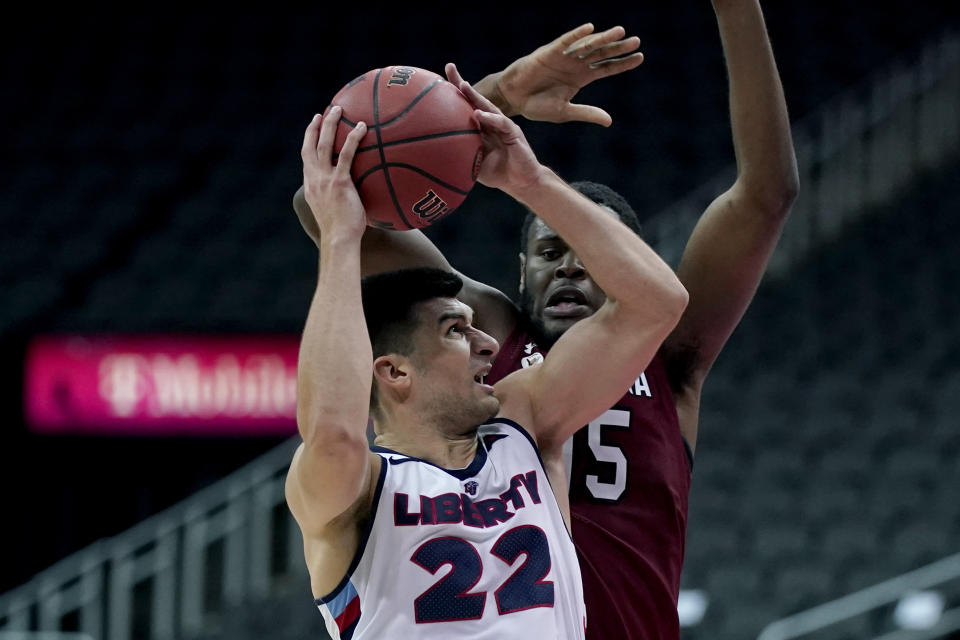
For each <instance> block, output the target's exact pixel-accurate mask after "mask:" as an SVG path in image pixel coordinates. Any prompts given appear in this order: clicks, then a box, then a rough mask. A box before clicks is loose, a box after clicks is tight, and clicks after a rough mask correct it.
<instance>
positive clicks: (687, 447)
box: [680, 436, 693, 473]
mask: <svg viewBox="0 0 960 640" xmlns="http://www.w3.org/2000/svg"><path fill="white" fill-rule="evenodd" d="M680 439H681V440H683V450H684V451H686V452H687V462H689V463H690V473H693V447H691V446H690V443H689V442H687V439H686V438H684V437H683V436H680Z"/></svg>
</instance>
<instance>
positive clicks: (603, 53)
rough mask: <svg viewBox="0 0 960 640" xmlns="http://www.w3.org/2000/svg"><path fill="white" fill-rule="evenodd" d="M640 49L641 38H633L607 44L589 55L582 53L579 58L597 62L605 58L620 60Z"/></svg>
mask: <svg viewBox="0 0 960 640" xmlns="http://www.w3.org/2000/svg"><path fill="white" fill-rule="evenodd" d="M639 48H640V38H638V37H636V36H633V37H631V38H627V39H625V40H618V41H616V42H611V43H609V44H605V45H603V46H602V47H597V48H596V49H594V50H592V51H590V52H589V53H582V54H580V55H578V56H577V57H578V58H580V59H581V60H586V61H589V62H596V61H597V60H602V59H605V58H619V57H620V56H623V55H626V54H628V53H631V52H633V51H636V50H637V49H639Z"/></svg>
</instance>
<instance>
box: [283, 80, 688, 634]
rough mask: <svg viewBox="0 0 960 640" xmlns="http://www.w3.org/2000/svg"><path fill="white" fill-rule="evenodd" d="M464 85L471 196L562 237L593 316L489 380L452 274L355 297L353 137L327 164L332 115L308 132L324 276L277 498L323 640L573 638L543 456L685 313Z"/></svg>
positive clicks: (616, 232)
mask: <svg viewBox="0 0 960 640" xmlns="http://www.w3.org/2000/svg"><path fill="white" fill-rule="evenodd" d="M461 89H462V90H463V91H464V93H465V94H466V95H467V96H468V97H469V98H470V99H471V101H472V102H473V103H474V105H475V106H477V107H478V110H477V118H478V121H479V124H480V127H481V130H482V132H483V139H484V147H485V153H486V156H485V158H484V161H483V164H482V166H481V168H480V177H479V179H480V181H481V182H482V183H483V184H485V185H487V186H490V187H494V188H499V189H502V190H503V191H504V192H506V193H507V194H508V195H510V196H512V197H514V198H515V199H517V200H518V201H520V202H522V203H523V204H525V205H526V206H528V207H529V208H531V209H532V210H533V211H535V212H536V213H537V214H538V215H540V216H541V217H542V218H543V219H544V220H545V221H546V222H547V223H548V224H549V225H550V226H551V227H552V228H554V229H556V230H557V231H558V232H559V233H561V234H563V236H564V237H565V238H571V245H572V246H573V247H574V249H575V250H576V251H577V253H578V255H580V257H581V259H582V261H583V263H584V265H585V266H587V267H588V268H589V269H590V272H591V274H592V275H593V278H594V279H595V280H596V282H597V284H598V285H600V286H602V287H603V289H604V291H606V292H607V301H606V302H605V303H604V305H603V307H602V308H601V309H600V310H599V311H597V312H596V313H595V314H594V315H592V316H591V317H589V318H587V319H585V320H583V321H581V322H579V323H577V325H576V326H575V327H574V328H572V329H570V330H569V331H567V332H566V333H565V334H564V335H563V337H562V338H560V339H559V340H558V341H557V343H556V345H555V346H554V347H553V348H552V349H551V350H550V353H549V355H548V356H547V357H546V359H545V360H544V361H543V362H542V363H541V364H539V365H538V366H535V367H530V368H527V369H523V370H521V371H517V372H515V373H513V374H512V375H509V376H507V377H506V378H504V379H503V380H501V381H500V382H499V383H497V385H496V386H495V387H491V386H489V385H486V384H484V375H485V374H486V373H487V372H488V371H489V370H490V368H491V365H492V362H493V359H494V356H496V354H497V350H498V348H499V347H498V345H497V343H496V341H495V340H494V339H493V338H491V337H490V336H488V335H487V334H485V333H483V332H481V331H479V330H478V329H476V328H475V327H474V326H473V310H472V309H471V308H470V307H468V306H467V305H465V304H463V303H462V302H460V301H459V300H457V299H456V295H457V293H458V291H459V289H460V286H461V284H462V283H461V281H460V279H459V277H457V276H456V275H453V274H450V273H447V272H444V271H441V270H434V269H424V270H412V271H406V272H393V273H387V274H381V275H379V276H375V277H373V278H371V279H367V280H365V281H364V283H363V285H362V287H361V277H360V241H361V237H362V235H363V232H364V228H365V215H364V211H363V206H362V204H361V203H360V199H359V196H358V194H357V191H356V189H355V187H354V186H353V183H352V181H351V179H350V165H351V163H352V161H353V156H354V153H355V151H356V148H357V145H358V143H359V140H360V139H361V137H362V136H363V134H364V132H365V127H364V126H362V125H358V126H357V128H356V129H355V130H354V131H353V132H352V133H351V134H350V135H349V136H348V138H347V141H346V143H345V145H344V147H343V149H342V151H341V153H340V155H339V159H338V160H337V162H336V164H333V163H332V161H331V155H332V147H333V141H334V134H335V131H336V127H337V121H338V120H339V118H340V115H341V114H340V110H339V108H334V109H333V110H331V112H330V114H329V115H328V116H327V117H326V118H321V117H320V116H316V117H315V118H314V120H313V121H312V122H311V124H310V125H309V127H308V128H307V130H306V133H305V136H304V144H303V149H302V157H303V163H304V171H303V172H304V189H305V195H306V200H307V202H308V203H309V205H310V208H311V209H312V211H314V212H315V214H314V215H315V217H316V221H317V223H318V225H319V228H320V231H321V238H322V240H321V244H320V248H321V251H320V275H319V281H318V284H317V289H316V292H315V295H314V298H313V302H312V304H311V307H310V312H309V315H308V317H307V322H306V327H305V329H304V333H303V337H302V343H301V347H300V359H299V375H298V405H297V423H298V426H299V429H300V433H301V436H302V437H303V444H302V445H301V446H300V447H299V448H298V449H297V452H296V453H295V454H294V458H293V461H292V463H291V465H290V471H289V474H288V476H287V483H286V495H287V502H288V504H289V506H290V509H291V511H292V512H293V514H294V516H295V518H296V520H297V522H298V524H299V525H300V528H301V530H302V532H303V538H304V553H305V557H306V562H307V566H308V569H309V572H310V578H311V585H312V589H313V593H314V596H315V597H316V599H317V604H318V606H319V607H320V610H321V612H322V614H323V616H324V618H325V620H326V624H327V629H328V630H329V632H330V633H331V635H332V636H333V637H334V638H343V639H347V638H376V639H378V640H380V639H389V638H396V639H404V640H405V639H407V638H438V639H439V638H443V639H444V640H446V639H449V638H458V639H466V638H471V639H480V638H491V639H492V638H520V637H523V638H538V639H539V638H583V634H584V627H585V625H586V624H587V621H586V620H585V610H584V606H583V593H582V587H581V581H580V572H579V567H578V566H577V559H576V554H575V551H574V548H573V544H572V542H571V539H570V537H569V533H568V529H567V525H566V524H565V522H564V518H563V516H562V505H561V504H560V503H558V499H559V500H560V501H562V502H564V503H565V501H566V499H565V497H564V496H565V493H566V492H565V490H564V491H560V492H559V495H557V494H554V492H553V489H552V488H551V485H550V482H549V481H548V478H547V470H545V469H544V467H543V464H542V462H541V460H540V458H539V453H538V451H539V448H542V447H550V446H555V443H558V442H563V441H565V440H566V439H567V438H569V437H570V436H571V435H572V433H573V432H574V431H575V430H577V429H578V428H580V427H581V426H582V425H583V424H584V423H586V422H588V421H589V420H591V419H593V418H594V417H596V416H597V415H599V414H600V413H601V412H602V411H603V410H604V409H606V408H608V407H609V406H610V404H611V403H613V402H614V401H615V400H616V399H617V398H616V397H615V396H618V395H619V394H621V393H622V390H623V389H624V388H626V387H627V386H629V385H630V383H631V382H632V381H633V379H634V378H635V377H636V372H637V371H639V370H642V369H643V368H644V367H645V366H646V364H647V363H648V361H649V360H650V359H651V357H652V356H653V355H654V353H655V352H656V350H657V348H658V347H659V345H660V343H661V342H662V340H663V339H664V337H665V336H666V335H667V334H668V333H669V332H670V330H671V329H672V328H673V326H674V325H675V323H676V322H677V320H678V318H679V317H680V315H681V313H682V312H683V309H684V307H685V306H686V301H687V294H686V291H685V290H684V288H683V287H682V285H680V283H679V281H678V280H677V278H676V277H675V276H674V274H673V272H672V271H671V269H670V268H669V267H668V266H667V265H666V264H664V263H663V262H662V261H661V260H660V258H658V257H657V255H656V254H655V253H654V252H653V251H652V250H651V249H650V248H649V247H648V246H647V245H646V244H645V243H644V242H643V241H642V240H641V239H640V238H639V237H637V236H636V235H635V234H633V233H630V232H629V231H628V230H627V229H626V227H625V226H624V225H623V224H622V223H621V222H620V221H619V220H618V219H617V217H616V216H613V215H611V214H610V213H608V212H607V211H605V210H603V209H601V208H600V207H599V206H598V205H596V204H594V203H593V202H591V201H590V200H588V199H587V198H585V197H583V196H581V195H580V194H579V193H577V192H576V191H574V190H573V189H571V188H570V187H569V186H568V185H566V184H565V183H564V182H563V181H562V180H561V179H560V178H558V177H557V176H556V175H555V174H554V173H553V172H551V171H550V170H549V169H547V168H546V167H544V166H543V165H541V164H540V163H539V162H538V161H537V159H536V157H535V156H534V154H533V152H532V150H531V149H530V147H529V145H528V144H527V141H526V139H525V138H524V136H523V133H522V132H521V131H520V129H519V127H517V125H516V124H514V123H513V122H512V121H511V120H509V119H508V118H506V117H505V116H504V115H503V114H502V113H500V112H499V111H498V110H497V109H496V107H494V106H493V105H492V104H491V103H490V102H488V101H487V100H486V99H484V98H483V97H482V96H480V95H479V94H478V93H477V92H475V91H474V90H473V89H472V87H470V86H469V85H468V84H467V83H465V82H464V83H462V84H461ZM638 290H639V291H642V292H643V294H642V295H637V291H638ZM628 293H629V295H627V294H628ZM627 301H629V302H627ZM611 390H616V391H613V392H611ZM368 415H371V416H372V417H373V420H374V429H375V432H376V434H377V437H376V446H374V447H373V448H372V449H371V448H370V447H369V446H368V444H367V439H366V427H367V419H368ZM550 471H551V473H553V474H559V476H554V477H555V478H556V477H559V478H561V479H562V478H563V476H562V473H563V471H562V469H551V470H550ZM564 486H565V485H564Z"/></svg>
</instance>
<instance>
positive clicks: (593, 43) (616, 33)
mask: <svg viewBox="0 0 960 640" xmlns="http://www.w3.org/2000/svg"><path fill="white" fill-rule="evenodd" d="M626 34H627V31H626V29H624V28H623V27H620V26H617V27H610V28H609V29H607V30H606V31H603V32H601V33H597V34H593V35H588V36H586V37H584V38H580V40H578V41H576V42H574V43H572V44H571V45H570V46H569V47H567V48H566V49H565V50H564V52H563V55H565V56H568V55H585V54H587V53H589V52H590V51H593V50H594V49H596V48H598V47H602V46H604V45H606V44H610V43H611V42H614V41H616V40H621V39H623V36H625V35H626Z"/></svg>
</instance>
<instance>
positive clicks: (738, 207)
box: [664, 0, 798, 447]
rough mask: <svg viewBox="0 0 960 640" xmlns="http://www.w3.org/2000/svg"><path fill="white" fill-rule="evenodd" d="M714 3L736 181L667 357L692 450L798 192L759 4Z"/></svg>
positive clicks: (693, 253)
mask: <svg viewBox="0 0 960 640" xmlns="http://www.w3.org/2000/svg"><path fill="white" fill-rule="evenodd" d="M713 6H714V10H715V12H716V16H717V22H718V25H719V28H720V36H721V41H722V44H723V52H724V55H725V56H726V63H727V70H728V73H729V84H730V120H731V126H732V130H733V143H734V151H735V154H736V160H737V179H736V182H735V183H734V184H733V186H731V187H730V189H729V190H727V191H726V192H725V193H723V194H722V195H720V196H719V197H718V198H717V199H716V200H714V201H713V203H711V204H710V206H709V207H708V208H707V210H706V211H705V212H704V214H703V216H702V217H701V218H700V221H699V222H698V223H697V226H696V228H695V229H694V231H693V234H692V235H691V237H690V240H689V241H688V243H687V246H686V249H685V250H684V254H683V257H682V259H681V262H680V265H679V267H678V269H677V275H678V276H679V278H680V280H681V282H683V284H684V286H685V287H686V288H687V291H688V292H689V293H690V304H689V306H688V307H687V310H686V312H685V313H684V315H683V318H682V319H681V320H680V322H679V323H678V325H677V328H676V330H675V331H674V332H673V333H672V334H671V335H670V337H669V338H668V339H667V341H666V343H665V345H664V354H665V356H666V359H667V367H668V369H669V371H670V374H671V381H672V383H673V385H674V390H675V393H676V395H677V409H678V411H679V412H680V423H681V430H682V431H683V433H684V437H685V438H686V439H687V441H688V443H689V444H690V446H691V447H692V446H694V444H695V442H696V434H697V405H698V404H699V394H700V388H701V385H702V382H703V379H704V378H705V376H706V375H707V373H708V372H709V370H710V367H711V366H712V365H713V363H714V361H715V360H716V358H717V356H718V354H719V353H720V350H721V349H722V348H723V345H724V344H725V343H726V341H727V339H728V338H729V337H730V334H731V333H732V332H733V330H734V328H735V327H736V326H737V324H738V323H739V322H740V319H741V317H742V316H743V314H744V312H745V311H746V309H747V306H748V305H749V304H750V301H751V300H752V298H753V295H754V293H755V292H756V289H757V286H758V285H759V283H760V279H761V277H762V276H763V272H764V270H765V269H766V265H767V261H768V260H769V258H770V255H771V254H772V252H773V249H774V247H775V246H776V243H777V240H778V239H779V238H780V234H781V231H782V229H783V224H784V222H785V221H786V218H787V215H788V214H789V211H790V207H791V206H792V204H793V201H794V200H795V199H796V196H797V190H798V177H797V166H796V157H795V155H794V150H793V142H792V139H791V135H790V121H789V118H788V115H787V106H786V101H785V99H784V95H783V88H782V86H781V84H780V78H779V76H778V74H777V68H776V64H775V62H774V58H773V51H772V48H771V46H770V41H769V39H768V37H767V32H766V26H765V24H764V20H763V14H762V12H761V10H760V5H759V2H758V0H714V1H713Z"/></svg>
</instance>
